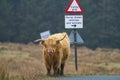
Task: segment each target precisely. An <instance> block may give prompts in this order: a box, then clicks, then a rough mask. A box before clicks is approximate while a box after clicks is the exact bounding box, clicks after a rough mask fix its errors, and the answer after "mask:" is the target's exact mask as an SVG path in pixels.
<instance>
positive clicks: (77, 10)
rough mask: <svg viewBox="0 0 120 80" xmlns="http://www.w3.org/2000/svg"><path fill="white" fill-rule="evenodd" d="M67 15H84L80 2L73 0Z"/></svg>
mask: <svg viewBox="0 0 120 80" xmlns="http://www.w3.org/2000/svg"><path fill="white" fill-rule="evenodd" d="M66 13H83V9H82V7H81V6H80V3H79V2H78V0H72V1H71V2H70V4H69V5H68V7H67V9H66Z"/></svg>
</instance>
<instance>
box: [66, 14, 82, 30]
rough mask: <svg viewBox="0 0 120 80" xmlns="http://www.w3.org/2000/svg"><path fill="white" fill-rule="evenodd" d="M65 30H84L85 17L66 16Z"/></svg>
mask: <svg viewBox="0 0 120 80" xmlns="http://www.w3.org/2000/svg"><path fill="white" fill-rule="evenodd" d="M65 28H72V29H76V28H83V15H65Z"/></svg>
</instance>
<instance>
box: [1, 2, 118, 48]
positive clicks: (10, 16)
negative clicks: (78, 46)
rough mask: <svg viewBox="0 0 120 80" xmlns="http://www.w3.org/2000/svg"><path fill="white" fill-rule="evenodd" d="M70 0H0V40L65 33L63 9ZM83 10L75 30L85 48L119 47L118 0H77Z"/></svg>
mask: <svg viewBox="0 0 120 80" xmlns="http://www.w3.org/2000/svg"><path fill="white" fill-rule="evenodd" d="M70 1H71V0H0V42H18V43H29V42H32V41H33V40H35V39H37V38H40V32H43V31H46V30H50V32H51V34H54V33H58V32H64V31H65V32H67V33H68V34H70V32H71V30H70V29H65V25H64V16H65V9H66V8H67V6H68V4H69V3H70ZM79 2H80V4H81V6H82V8H83V10H84V13H83V16H84V19H83V20H84V22H83V23H84V24H83V26H84V27H83V29H78V32H79V33H80V35H81V36H82V38H83V39H84V41H85V43H84V45H85V46H86V47H89V48H97V47H107V48H120V31H119V30H120V27H119V25H120V21H119V19H120V10H119V8H120V0H79Z"/></svg>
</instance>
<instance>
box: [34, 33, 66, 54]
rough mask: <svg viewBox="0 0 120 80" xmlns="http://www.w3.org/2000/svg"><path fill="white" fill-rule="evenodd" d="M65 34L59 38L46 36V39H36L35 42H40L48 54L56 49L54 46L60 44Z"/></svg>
mask: <svg viewBox="0 0 120 80" xmlns="http://www.w3.org/2000/svg"><path fill="white" fill-rule="evenodd" d="M65 37H66V35H64V37H63V38H61V39H55V38H48V39H45V40H43V39H37V40H35V42H40V44H42V45H43V46H44V49H45V51H46V52H47V53H48V54H52V53H54V52H55V51H56V48H57V47H58V46H59V45H60V41H62V40H63V39H64V38H65Z"/></svg>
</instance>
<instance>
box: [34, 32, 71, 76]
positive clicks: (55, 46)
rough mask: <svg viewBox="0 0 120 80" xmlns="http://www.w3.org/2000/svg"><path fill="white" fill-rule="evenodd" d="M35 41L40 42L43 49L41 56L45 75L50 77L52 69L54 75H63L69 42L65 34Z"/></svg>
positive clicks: (68, 52)
mask: <svg viewBox="0 0 120 80" xmlns="http://www.w3.org/2000/svg"><path fill="white" fill-rule="evenodd" d="M36 41H40V43H41V44H42V45H43V47H44V48H43V56H44V63H45V66H46V69H47V75H50V71H51V68H52V67H53V70H54V75H63V74H64V66H65V62H66V60H67V58H68V56H69V54H70V41H69V38H68V36H67V33H65V32H64V33H57V34H54V35H51V36H50V37H48V38H47V39H46V40H40V39H39V40H36Z"/></svg>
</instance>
